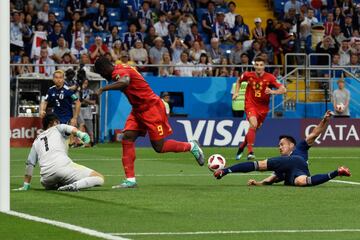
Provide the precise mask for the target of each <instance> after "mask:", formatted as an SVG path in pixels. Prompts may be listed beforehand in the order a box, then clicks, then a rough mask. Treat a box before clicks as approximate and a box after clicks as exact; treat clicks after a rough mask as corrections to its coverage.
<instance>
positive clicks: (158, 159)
mask: <svg viewBox="0 0 360 240" xmlns="http://www.w3.org/2000/svg"><path fill="white" fill-rule="evenodd" d="M265 158H269V156H267V157H258V160H261V159H265ZM188 159H192V158H191V157H189V158H188ZM230 159H231V158H230ZM312 159H360V157H359V156H357V157H355V156H354V157H350V156H347V157H334V156H332V157H324V156H318V157H310V159H309V160H310V161H311V160H312ZM120 160H121V156H119V157H118V158H96V157H94V158H73V161H120ZM166 160H171V161H173V160H178V161H181V160H183V158H164V157H162V158H137V159H136V161H166ZM25 161H26V160H24V159H12V160H11V162H25Z"/></svg>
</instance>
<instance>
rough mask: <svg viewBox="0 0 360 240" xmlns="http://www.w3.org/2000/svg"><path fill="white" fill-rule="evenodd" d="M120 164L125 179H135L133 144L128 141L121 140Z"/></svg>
mask: <svg viewBox="0 0 360 240" xmlns="http://www.w3.org/2000/svg"><path fill="white" fill-rule="evenodd" d="M122 148H123V153H122V164H123V167H124V171H125V176H126V178H134V177H135V169H134V162H135V157H136V156H135V142H131V141H128V140H122Z"/></svg>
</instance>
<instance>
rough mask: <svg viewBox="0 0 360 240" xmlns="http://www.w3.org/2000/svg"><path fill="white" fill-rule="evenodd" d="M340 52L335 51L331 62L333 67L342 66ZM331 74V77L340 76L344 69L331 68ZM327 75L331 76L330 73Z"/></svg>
mask: <svg viewBox="0 0 360 240" xmlns="http://www.w3.org/2000/svg"><path fill="white" fill-rule="evenodd" d="M340 66H341V65H340V54H338V53H335V54H334V56H333V57H332V63H331V67H340ZM330 74H331V76H330V77H331V78H340V77H341V75H342V74H343V73H342V70H340V69H339V70H331V72H330ZM325 77H329V76H328V75H325Z"/></svg>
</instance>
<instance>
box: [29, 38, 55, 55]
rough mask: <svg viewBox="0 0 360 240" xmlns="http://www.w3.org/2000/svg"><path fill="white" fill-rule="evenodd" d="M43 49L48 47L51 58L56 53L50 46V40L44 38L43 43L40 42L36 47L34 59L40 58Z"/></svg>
mask: <svg viewBox="0 0 360 240" xmlns="http://www.w3.org/2000/svg"><path fill="white" fill-rule="evenodd" d="M41 49H47V55H48V56H49V57H50V58H53V55H54V53H53V50H52V48H51V47H49V44H48V41H47V40H42V41H41V43H40V47H37V48H36V49H35V51H34V56H33V58H34V59H39V58H40V52H41Z"/></svg>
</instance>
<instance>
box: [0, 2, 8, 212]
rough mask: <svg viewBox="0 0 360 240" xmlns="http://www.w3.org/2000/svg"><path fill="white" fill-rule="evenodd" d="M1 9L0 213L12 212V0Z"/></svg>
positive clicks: (3, 4) (4, 3)
mask: <svg viewBox="0 0 360 240" xmlns="http://www.w3.org/2000/svg"><path fill="white" fill-rule="evenodd" d="M0 9H2V11H1V14H0V23H1V24H0V34H2V37H0V49H1V52H2V53H1V54H0V211H1V212H8V211H10V0H1V1H0Z"/></svg>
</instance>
